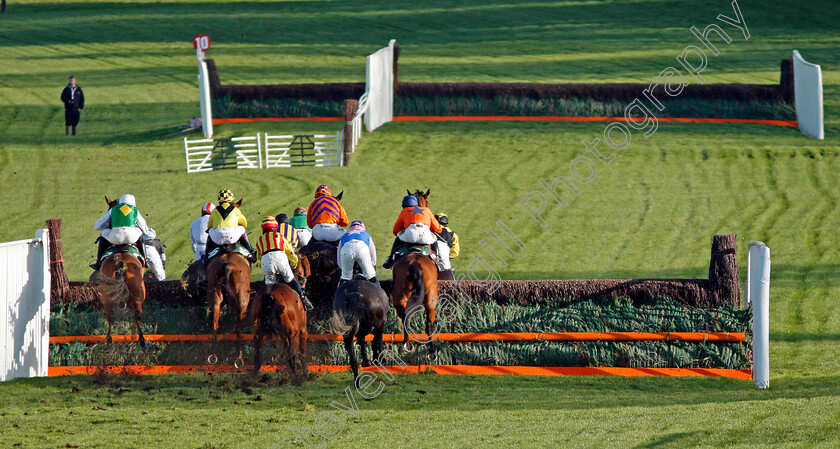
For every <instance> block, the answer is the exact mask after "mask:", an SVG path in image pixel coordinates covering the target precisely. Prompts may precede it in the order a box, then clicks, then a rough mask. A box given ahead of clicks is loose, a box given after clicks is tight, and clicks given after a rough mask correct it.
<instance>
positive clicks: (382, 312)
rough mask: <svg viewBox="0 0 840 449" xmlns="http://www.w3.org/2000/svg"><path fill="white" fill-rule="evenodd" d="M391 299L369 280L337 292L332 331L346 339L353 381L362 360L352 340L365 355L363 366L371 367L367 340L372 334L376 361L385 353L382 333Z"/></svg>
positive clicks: (353, 283) (360, 281) (342, 287)
mask: <svg viewBox="0 0 840 449" xmlns="http://www.w3.org/2000/svg"><path fill="white" fill-rule="evenodd" d="M389 307H390V304H389V303H388V296H387V295H386V294H385V292H384V291H383V290H382V288H381V287H379V286H378V285H376V284H374V283H373V282H370V281H368V280H367V279H355V280H351V281H347V282H345V283H343V284H341V286H339V287H338V289H337V290H336V292H335V299H333V313H332V321H331V324H332V330H333V332H335V333H337V334H341V335H343V336H344V349H346V350H347V355H348V356H350V367H351V368H352V369H353V379H354V380H355V379H357V378H358V377H359V361H358V359H357V358H356V350H355V348H353V339H354V338H355V339H356V342H357V343H358V344H359V349H360V350H361V353H362V366H370V359H368V355H367V346H366V343H365V337H366V336H367V335H369V334H373V343H372V345H371V346H372V347H373V359H374V360H376V359H378V358H379V355H380V354H381V353H382V349H383V345H382V334H383V333H384V332H385V318H386V317H387V316H388V308H389Z"/></svg>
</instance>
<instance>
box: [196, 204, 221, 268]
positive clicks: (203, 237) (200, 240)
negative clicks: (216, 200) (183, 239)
mask: <svg viewBox="0 0 840 449" xmlns="http://www.w3.org/2000/svg"><path fill="white" fill-rule="evenodd" d="M215 208H216V205H215V204H213V203H205V204H204V206H201V216H200V217H198V218H196V219H195V221H193V222H192V224H191V225H190V240H191V241H192V249H193V253H195V260H201V256H203V255H204V248H205V247H206V246H207V222H208V221H209V220H210V214H211V213H212V212H213V209H215Z"/></svg>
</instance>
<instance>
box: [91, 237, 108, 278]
mask: <svg viewBox="0 0 840 449" xmlns="http://www.w3.org/2000/svg"><path fill="white" fill-rule="evenodd" d="M96 242H97V243H98V244H99V245H98V246H97V247H96V260H95V261H94V262H93V263H92V264H90V267H91V268H93V269H94V270H98V269H99V265H100V264H101V260H102V255H103V254H105V250H107V249H108V247H109V246H111V242H109V241H108V240H106V239H104V238H102V237H98V238H97V239H96Z"/></svg>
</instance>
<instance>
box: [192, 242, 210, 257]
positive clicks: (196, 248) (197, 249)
mask: <svg viewBox="0 0 840 449" xmlns="http://www.w3.org/2000/svg"><path fill="white" fill-rule="evenodd" d="M204 248H207V244H206V243H196V244H194V245H193V252H194V253H195V260H201V256H203V255H204Z"/></svg>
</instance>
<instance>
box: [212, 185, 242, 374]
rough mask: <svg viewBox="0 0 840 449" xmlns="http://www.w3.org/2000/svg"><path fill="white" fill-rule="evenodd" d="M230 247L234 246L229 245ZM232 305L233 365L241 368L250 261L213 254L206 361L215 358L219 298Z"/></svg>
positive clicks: (229, 253)
mask: <svg viewBox="0 0 840 449" xmlns="http://www.w3.org/2000/svg"><path fill="white" fill-rule="evenodd" d="M241 205H242V199H240V200H239V201H237V202H236V207H240V206H241ZM229 248H230V249H233V248H235V244H234V245H229ZM226 299H227V301H228V302H229V303H230V305H231V306H232V307H233V308H234V316H235V319H236V352H237V354H238V355H237V357H236V360H235V361H234V363H233V366H234V367H235V368H237V369H240V368H242V367H243V366H244V365H245V362H244V360H243V358H242V322H243V321H244V320H245V318H246V315H247V313H248V303H249V302H250V300H251V264H250V263H249V262H248V260H247V259H246V258H245V256H243V255H242V254H240V253H238V252H233V251H230V252H225V253H223V254H220V255H218V256H215V257H213V258H212V259H210V260H209V261H208V262H207V305H208V306H209V307H210V308H211V311H212V314H213V317H212V324H213V340H212V341H213V345H212V349H211V352H210V355H209V356H208V357H207V362H208V363H210V364H211V365H213V364H216V363H217V362H218V361H219V358H218V356H217V355H216V343H217V340H218V332H219V311H220V310H221V307H222V302H224V300H226Z"/></svg>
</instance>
